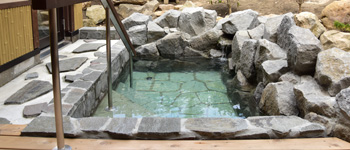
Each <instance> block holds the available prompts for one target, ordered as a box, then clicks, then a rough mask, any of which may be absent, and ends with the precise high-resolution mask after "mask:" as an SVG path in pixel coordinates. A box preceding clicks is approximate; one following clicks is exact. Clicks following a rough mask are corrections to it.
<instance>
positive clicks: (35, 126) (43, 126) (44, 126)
mask: <svg viewBox="0 0 350 150" xmlns="http://www.w3.org/2000/svg"><path fill="white" fill-rule="evenodd" d="M75 121H76V120H74V119H71V118H70V117H66V116H64V117H63V128H64V135H65V137H76V136H77V135H78V134H79V133H80V132H81V131H80V130H79V129H78V128H77V127H76V126H75V124H76V123H75ZM21 135H22V136H43V137H55V136H56V127H55V117H46V116H39V117H37V118H35V119H34V120H33V121H32V122H30V123H29V124H28V125H27V126H26V127H25V128H24V129H23V130H22V132H21Z"/></svg>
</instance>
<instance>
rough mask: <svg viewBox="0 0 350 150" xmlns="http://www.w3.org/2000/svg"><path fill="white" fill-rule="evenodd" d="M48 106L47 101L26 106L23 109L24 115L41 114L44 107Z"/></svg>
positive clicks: (34, 115) (28, 116) (33, 115)
mask: <svg viewBox="0 0 350 150" xmlns="http://www.w3.org/2000/svg"><path fill="white" fill-rule="evenodd" d="M46 107H47V103H39V104H34V105H28V106H25V107H24V109H23V117H25V118H31V117H36V116H39V115H40V114H41V112H42V110H43V109H45V108H46Z"/></svg>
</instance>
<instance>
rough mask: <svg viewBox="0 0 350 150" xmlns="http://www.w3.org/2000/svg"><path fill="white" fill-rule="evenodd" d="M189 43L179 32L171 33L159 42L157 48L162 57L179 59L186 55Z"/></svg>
mask: <svg viewBox="0 0 350 150" xmlns="http://www.w3.org/2000/svg"><path fill="white" fill-rule="evenodd" d="M187 45H188V42H187V41H186V39H185V38H184V37H183V35H182V34H181V33H179V32H176V33H170V34H168V35H167V36H165V37H164V38H162V39H160V40H158V41H157V48H158V50H159V53H160V55H161V56H162V57H166V58H178V57H181V56H182V55H183V53H184V49H185V48H186V46H187Z"/></svg>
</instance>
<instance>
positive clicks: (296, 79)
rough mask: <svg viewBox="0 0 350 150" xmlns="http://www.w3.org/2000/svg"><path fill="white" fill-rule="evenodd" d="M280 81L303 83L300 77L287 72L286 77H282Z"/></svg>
mask: <svg viewBox="0 0 350 150" xmlns="http://www.w3.org/2000/svg"><path fill="white" fill-rule="evenodd" d="M278 81H287V82H290V83H293V84H298V83H300V81H301V78H300V76H298V75H296V74H294V73H292V72H287V73H285V74H284V75H282V76H281V77H280V78H279V79H278Z"/></svg>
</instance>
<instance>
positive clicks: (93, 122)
mask: <svg viewBox="0 0 350 150" xmlns="http://www.w3.org/2000/svg"><path fill="white" fill-rule="evenodd" d="M109 119H110V118H107V117H88V118H78V121H79V124H80V130H81V131H84V132H97V131H99V129H101V128H102V127H103V126H104V125H105V124H106V123H107V121H108V120H109Z"/></svg>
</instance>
